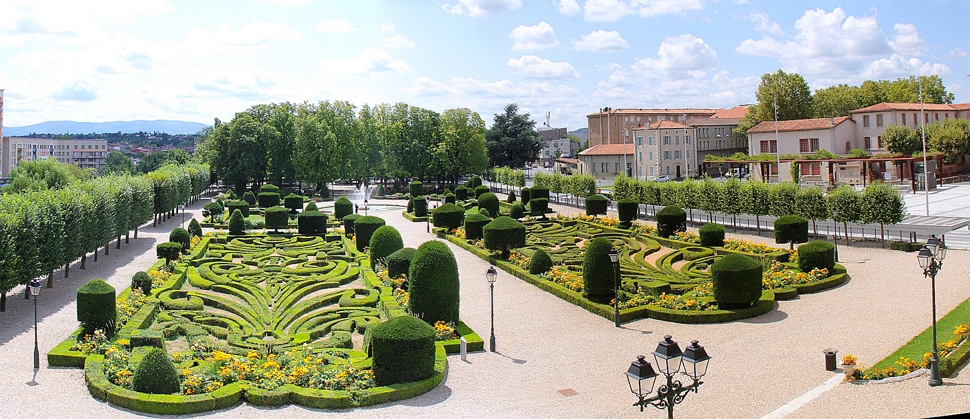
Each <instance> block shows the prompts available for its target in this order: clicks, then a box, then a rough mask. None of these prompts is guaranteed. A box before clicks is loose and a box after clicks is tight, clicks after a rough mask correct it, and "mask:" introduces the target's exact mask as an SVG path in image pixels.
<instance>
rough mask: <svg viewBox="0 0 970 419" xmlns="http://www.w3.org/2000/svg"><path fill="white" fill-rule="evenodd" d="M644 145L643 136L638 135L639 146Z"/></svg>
mask: <svg viewBox="0 0 970 419" xmlns="http://www.w3.org/2000/svg"><path fill="white" fill-rule="evenodd" d="M642 145H643V137H637V146H638V147H639V146H642Z"/></svg>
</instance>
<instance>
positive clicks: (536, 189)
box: [529, 186, 549, 202]
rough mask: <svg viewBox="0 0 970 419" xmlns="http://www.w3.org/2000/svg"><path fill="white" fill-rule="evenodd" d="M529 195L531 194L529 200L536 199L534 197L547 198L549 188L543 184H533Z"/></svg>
mask: <svg viewBox="0 0 970 419" xmlns="http://www.w3.org/2000/svg"><path fill="white" fill-rule="evenodd" d="M529 195H531V197H530V200H531V199H536V198H546V199H549V188H546V187H543V186H533V187H532V189H531V191H530V192H529ZM530 202H531V201H530Z"/></svg>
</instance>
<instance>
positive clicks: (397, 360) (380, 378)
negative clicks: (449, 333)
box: [368, 316, 435, 386]
mask: <svg viewBox="0 0 970 419" xmlns="http://www.w3.org/2000/svg"><path fill="white" fill-rule="evenodd" d="M368 330H370V331H371V340H370V348H371V355H372V357H373V362H374V363H373V371H374V380H375V381H376V383H377V385H379V386H385V385H390V384H397V383H409V382H413V381H420V380H424V379H426V378H428V377H431V375H432V374H434V353H435V347H434V336H435V331H434V328H433V327H431V326H430V325H428V324H427V323H425V322H423V321H421V320H420V319H417V318H414V317H412V316H401V317H396V318H393V319H391V320H388V321H387V322H385V323H381V324H379V325H377V326H375V327H374V328H373V329H368Z"/></svg>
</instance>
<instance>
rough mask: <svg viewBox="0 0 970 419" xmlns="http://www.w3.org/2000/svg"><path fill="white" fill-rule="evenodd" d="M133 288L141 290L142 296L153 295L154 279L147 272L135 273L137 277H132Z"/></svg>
mask: <svg viewBox="0 0 970 419" xmlns="http://www.w3.org/2000/svg"><path fill="white" fill-rule="evenodd" d="M131 288H137V289H140V290H141V293H142V294H145V295H152V294H151V292H152V278H151V277H150V276H148V273H147V272H145V271H138V272H135V276H133V277H131Z"/></svg>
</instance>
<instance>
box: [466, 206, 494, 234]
mask: <svg viewBox="0 0 970 419" xmlns="http://www.w3.org/2000/svg"><path fill="white" fill-rule="evenodd" d="M491 221H492V219H491V218H489V217H488V216H486V215H482V214H479V213H475V214H469V215H468V216H467V217H465V238H466V239H468V240H479V239H481V238H482V237H483V233H482V230H483V228H484V227H485V225H486V224H488V223H489V222H491Z"/></svg>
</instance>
